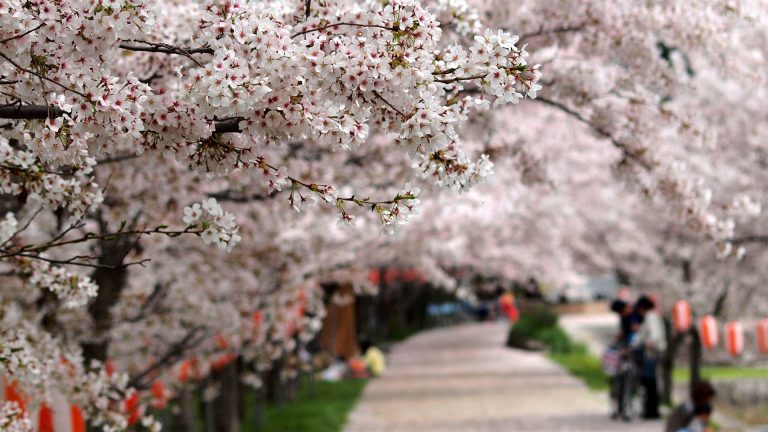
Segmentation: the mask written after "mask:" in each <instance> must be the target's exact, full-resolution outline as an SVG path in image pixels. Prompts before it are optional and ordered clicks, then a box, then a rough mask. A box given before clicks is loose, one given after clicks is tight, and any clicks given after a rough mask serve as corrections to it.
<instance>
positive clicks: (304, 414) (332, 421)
mask: <svg viewBox="0 0 768 432" xmlns="http://www.w3.org/2000/svg"><path fill="white" fill-rule="evenodd" d="M366 383H367V380H365V379H354V380H352V379H350V380H342V381H339V382H325V381H317V382H316V386H315V393H314V395H311V394H310V389H309V386H308V385H307V384H306V383H303V384H302V386H301V388H300V389H299V394H298V397H297V398H296V400H295V401H293V402H291V403H288V404H286V405H283V406H280V407H278V406H274V405H271V404H267V406H266V408H265V410H264V427H262V428H261V429H258V432H337V431H341V428H342V427H343V426H344V422H345V421H346V420H347V415H348V414H349V412H350V411H351V410H352V408H354V406H355V403H356V402H357V399H358V398H359V397H360V394H361V393H362V391H363V388H365V384H366ZM255 398H256V396H255V394H254V393H253V392H249V393H247V394H246V395H245V403H246V406H247V407H253V406H255V405H256V399H255ZM254 416H255V413H254V411H253V410H250V409H249V410H248V411H247V413H246V416H245V419H244V421H243V427H242V429H241V430H242V432H255V431H256V430H255V429H254V427H253V424H254V422H255V418H254Z"/></svg>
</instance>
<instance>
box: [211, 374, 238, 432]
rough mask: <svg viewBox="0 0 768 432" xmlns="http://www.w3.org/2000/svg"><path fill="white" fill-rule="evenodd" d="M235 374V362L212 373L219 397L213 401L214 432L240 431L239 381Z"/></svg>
mask: <svg viewBox="0 0 768 432" xmlns="http://www.w3.org/2000/svg"><path fill="white" fill-rule="evenodd" d="M237 372H238V371H237V362H231V363H230V364H228V365H226V366H225V367H223V368H221V369H220V370H218V371H215V372H213V379H214V380H215V381H217V382H218V384H219V395H218V397H216V399H214V400H213V411H214V415H213V425H214V427H215V430H216V432H239V431H240V419H239V416H238V405H239V402H238V401H239V398H240V392H239V387H240V384H239V381H240V380H239V379H238V373H237Z"/></svg>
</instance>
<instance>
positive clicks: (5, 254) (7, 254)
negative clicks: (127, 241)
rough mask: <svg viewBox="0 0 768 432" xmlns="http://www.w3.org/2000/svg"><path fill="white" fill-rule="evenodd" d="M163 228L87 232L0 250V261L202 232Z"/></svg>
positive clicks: (193, 226)
mask: <svg viewBox="0 0 768 432" xmlns="http://www.w3.org/2000/svg"><path fill="white" fill-rule="evenodd" d="M165 228H166V226H164V225H160V226H158V227H156V228H153V229H149V230H127V231H117V232H113V233H106V234H96V233H91V232H89V233H86V234H85V235H83V236H81V237H78V238H74V239H69V240H53V241H50V242H48V243H45V244H42V245H39V246H31V245H25V246H22V247H21V248H18V249H16V250H8V249H0V260H2V259H8V258H11V257H16V256H21V255H22V254H28V255H29V254H33V256H32V257H28V258H37V256H36V255H34V254H36V253H40V252H45V251H47V250H49V249H53V248H56V247H61V246H66V245H72V244H77V243H83V242H87V241H91V240H112V239H114V238H116V237H121V236H131V235H136V236H143V235H152V234H162V235H166V236H168V237H178V236H180V235H182V234H196V235H199V234H202V232H203V230H202V229H196V228H197V226H195V225H190V226H188V227H186V228H185V229H184V230H181V231H178V230H166V229H165Z"/></svg>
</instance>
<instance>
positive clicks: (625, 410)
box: [610, 349, 645, 421]
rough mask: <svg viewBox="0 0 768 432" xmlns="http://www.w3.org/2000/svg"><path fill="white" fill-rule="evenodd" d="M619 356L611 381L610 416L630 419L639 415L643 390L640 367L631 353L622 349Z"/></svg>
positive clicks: (641, 408)
mask: <svg viewBox="0 0 768 432" xmlns="http://www.w3.org/2000/svg"><path fill="white" fill-rule="evenodd" d="M619 358H620V361H619V364H618V366H617V368H616V373H615V375H614V376H613V380H612V382H611V392H610V398H611V405H612V413H611V418H613V419H619V418H620V419H622V420H624V421H632V420H634V419H637V418H639V417H640V416H641V413H642V410H643V399H644V397H643V396H644V391H645V390H644V388H643V386H641V385H640V368H639V366H638V364H637V360H636V359H635V358H634V356H633V355H632V353H631V352H629V351H628V350H626V349H623V350H621V351H620V357H619Z"/></svg>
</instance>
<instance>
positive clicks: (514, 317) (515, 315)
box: [499, 293, 520, 323]
mask: <svg viewBox="0 0 768 432" xmlns="http://www.w3.org/2000/svg"><path fill="white" fill-rule="evenodd" d="M499 305H500V306H501V310H502V311H504V314H505V315H507V318H508V319H509V321H510V322H512V323H516V322H517V321H518V320H519V319H520V312H519V311H518V310H517V305H515V297H514V296H513V295H512V294H510V293H504V294H502V295H501V297H499Z"/></svg>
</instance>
